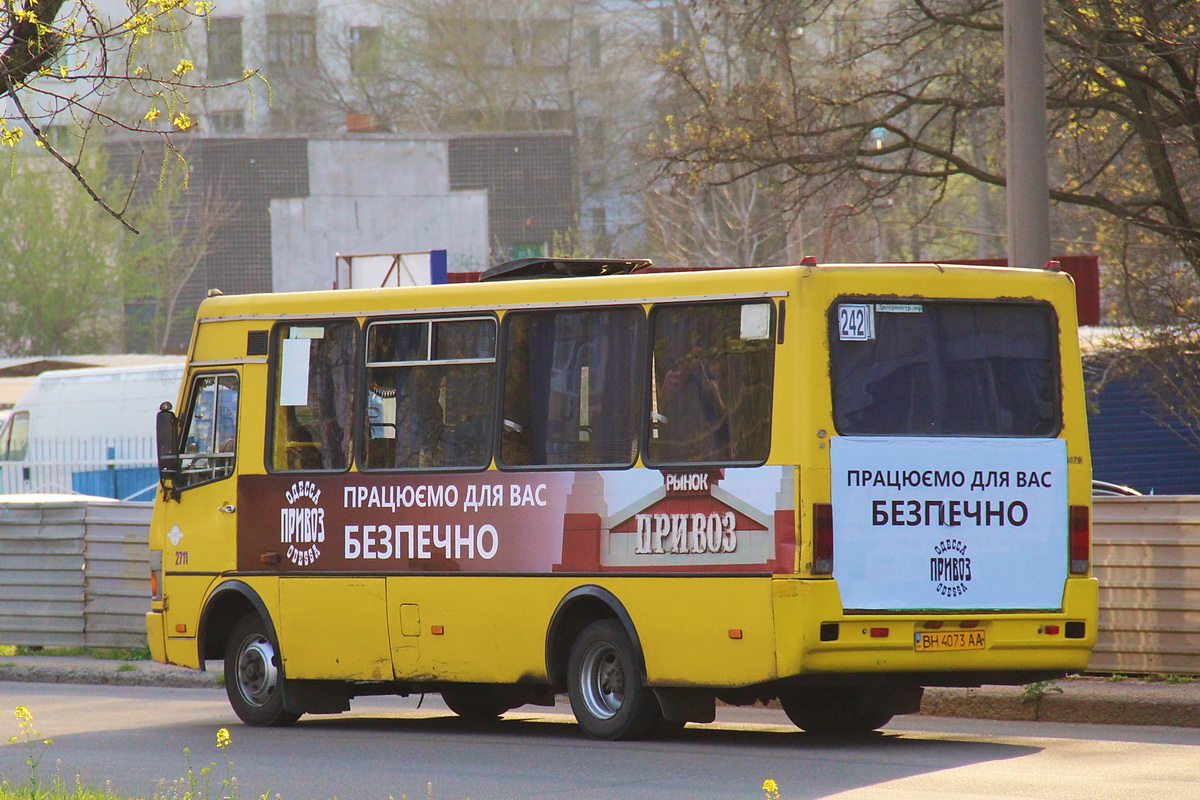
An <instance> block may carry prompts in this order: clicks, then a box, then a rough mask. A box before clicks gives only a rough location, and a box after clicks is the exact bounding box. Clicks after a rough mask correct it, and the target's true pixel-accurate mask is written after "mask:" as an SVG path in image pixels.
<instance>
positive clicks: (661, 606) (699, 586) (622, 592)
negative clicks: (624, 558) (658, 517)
mask: <svg viewBox="0 0 1200 800" xmlns="http://www.w3.org/2000/svg"><path fill="white" fill-rule="evenodd" d="M598 583H600V584H601V585H603V586H605V587H606V588H608V589H610V590H611V591H612V592H613V594H615V595H616V596H617V597H618V598H620V600H621V602H622V603H624V605H625V608H626V609H627V610H628V611H629V614H630V616H631V617H632V619H633V624H634V626H635V628H636V629H637V633H638V637H639V638H640V640H641V644H642V651H643V655H644V657H645V661H646V676H647V679H648V682H649V683H650V685H651V686H714V687H722V686H728V687H735V686H746V685H749V684H753V683H760V682H762V681H767V680H771V679H773V678H776V677H778V673H777V671H776V666H775V640H776V632H775V623H774V620H773V616H772V608H771V579H770V578H769V577H754V578H684V579H680V578H646V579H628V578H627V579H623V580H611V581H598Z"/></svg>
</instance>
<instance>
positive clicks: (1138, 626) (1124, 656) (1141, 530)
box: [1089, 496, 1200, 675]
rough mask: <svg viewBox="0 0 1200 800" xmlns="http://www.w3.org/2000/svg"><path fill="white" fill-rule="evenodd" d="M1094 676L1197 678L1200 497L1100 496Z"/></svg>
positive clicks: (1096, 524) (1096, 514)
mask: <svg viewBox="0 0 1200 800" xmlns="http://www.w3.org/2000/svg"><path fill="white" fill-rule="evenodd" d="M1093 559H1094V562H1095V565H1094V568H1095V572H1096V576H1097V577H1098V578H1099V579H1100V630H1099V634H1098V640H1097V642H1096V649H1095V652H1094V653H1093V655H1092V660H1091V663H1090V664H1089V668H1090V669H1091V670H1093V671H1096V672H1155V673H1168V674H1171V673H1174V674H1189V675H1200V497H1196V496H1186V497H1103V498H1101V497H1098V498H1096V502H1095V509H1094V527H1093Z"/></svg>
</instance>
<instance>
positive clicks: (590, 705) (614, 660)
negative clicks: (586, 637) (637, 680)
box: [580, 642, 625, 719]
mask: <svg viewBox="0 0 1200 800" xmlns="http://www.w3.org/2000/svg"><path fill="white" fill-rule="evenodd" d="M580 673H581V674H580V678H581V680H580V685H581V688H582V690H583V691H582V694H583V702H584V704H585V705H586V706H587V710H588V713H589V714H591V715H592V716H593V717H596V718H597V719H611V718H612V717H613V716H615V715H616V713H617V712H618V711H620V710H621V705H622V703H624V702H625V665H624V664H623V663H622V662H621V658H620V656H619V655H618V654H617V651H616V649H614V648H613V647H612V646H611V645H609V644H606V643H604V642H598V643H596V644H594V645H592V646H591V647H590V648H588V651H587V653H585V654H584V656H583V662H582V664H581V666H580Z"/></svg>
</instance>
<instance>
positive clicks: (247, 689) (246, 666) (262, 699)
mask: <svg viewBox="0 0 1200 800" xmlns="http://www.w3.org/2000/svg"><path fill="white" fill-rule="evenodd" d="M237 678H238V690H239V691H240V692H241V693H242V697H244V698H245V699H246V702H247V703H250V704H251V705H254V706H263V705H266V704H267V702H268V701H269V700H270V699H271V695H272V694H274V692H275V687H276V686H278V685H279V668H278V667H276V666H275V648H273V647H271V643H270V642H268V641H267V640H266V639H264V638H262V637H261V636H256V637H251V638H249V639H247V640H246V641H245V642H244V643H243V644H242V648H241V650H240V652H239V653H238V660H237Z"/></svg>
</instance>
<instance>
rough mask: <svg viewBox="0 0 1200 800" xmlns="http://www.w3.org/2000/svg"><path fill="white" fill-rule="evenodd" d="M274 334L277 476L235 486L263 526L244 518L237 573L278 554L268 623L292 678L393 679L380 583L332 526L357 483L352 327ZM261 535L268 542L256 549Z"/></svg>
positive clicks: (308, 327) (273, 464)
mask: <svg viewBox="0 0 1200 800" xmlns="http://www.w3.org/2000/svg"><path fill="white" fill-rule="evenodd" d="M275 336H276V341H275V347H274V348H273V353H274V356H273V357H274V361H273V364H272V369H273V371H274V375H273V381H272V386H273V388H272V390H271V391H272V399H271V409H270V423H269V425H270V433H269V439H268V442H269V447H268V449H269V456H268V460H269V466H270V469H271V471H272V473H274V474H270V475H265V476H255V475H247V476H245V477H243V478H242V479H241V481H242V496H243V497H244V498H245V499H246V500H247V501H249V500H251V499H252V498H253V499H254V502H247V503H245V504H246V505H247V506H248V509H247V510H248V511H249V512H250V513H251V514H252V515H259V514H264V515H265V516H263V517H261V525H258V524H254V522H253V519H252V517H243V521H242V522H243V526H242V528H241V529H240V531H239V536H240V537H241V539H240V541H239V546H240V547H241V549H242V550H243V553H242V562H243V567H244V568H245V569H247V570H249V569H254V568H256V565H255V561H256V560H257V559H258V558H259V554H260V553H264V552H272V553H275V554H277V558H278V561H277V569H278V570H279V574H280V575H281V577H280V580H279V582H278V587H279V596H278V601H279V606H278V612H277V618H276V619H274V620H272V622H273V623H274V625H275V630H276V632H277V634H278V636H279V648H280V650H281V653H282V656H283V660H284V665H285V668H286V671H287V677H288V678H291V679H335V678H347V677H349V678H356V679H359V680H374V681H377V680H391V679H392V675H393V673H392V665H391V657H390V654H389V646H388V633H387V630H388V627H387V616H386V595H385V589H386V586H385V578H384V577H383V576H382V575H372V574H370V573H369V571H365V570H364V569H362V567H361V566H360V565H361V561H360V562H354V561H350V560H347V559H345V558H344V556H345V551H344V548H343V546H342V544H341V542H340V540H341V533H340V532H338V531H337V530H336V528H337V525H336V523H335V522H333V518H334V515H335V514H336V513H337V512H338V509H339V507H340V506H341V505H342V503H343V492H344V490H345V489H346V488H347V482H351V483H353V482H355V481H356V478H354V476H355V475H356V473H353V472H349V469H350V464H351V456H352V431H353V430H354V422H355V413H356V412H355V408H356V401H355V384H356V377H357V366H358V340H359V326H358V323H357V322H355V321H353V320H329V321H319V320H306V321H304V322H303V323H296V324H291V323H286V324H280V325H277V326H276V328H275ZM268 517H270V519H268ZM285 521H286V522H285ZM257 537H266V538H265V539H263V540H262V542H261V546H258V545H257V544H255V541H256V540H257ZM271 537H273V541H271V540H270V539H271ZM371 563H372V564H379V563H380V562H371Z"/></svg>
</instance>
